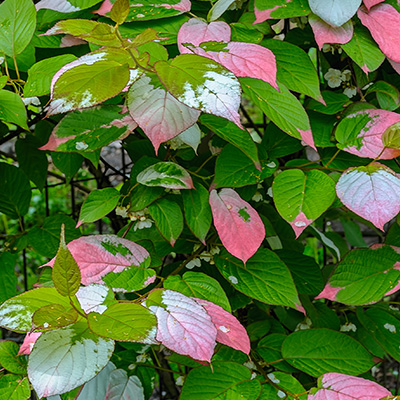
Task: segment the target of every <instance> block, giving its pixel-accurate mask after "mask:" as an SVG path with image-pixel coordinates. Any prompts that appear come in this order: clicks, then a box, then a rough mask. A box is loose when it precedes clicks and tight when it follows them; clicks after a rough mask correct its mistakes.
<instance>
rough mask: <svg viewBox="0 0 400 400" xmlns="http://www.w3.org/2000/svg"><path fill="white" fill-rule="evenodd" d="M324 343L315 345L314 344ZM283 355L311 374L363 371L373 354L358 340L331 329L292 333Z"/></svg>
mask: <svg viewBox="0 0 400 400" xmlns="http://www.w3.org/2000/svg"><path fill="white" fill-rule="evenodd" d="M317 342H318V343H324V345H323V346H315V343H317ZM282 356H283V358H284V359H285V360H286V361H287V362H289V363H290V364H291V365H293V366H294V367H296V368H298V369H300V370H301V371H303V372H305V373H307V374H309V375H311V376H315V377H317V376H319V375H321V374H324V373H327V372H341V373H344V374H354V375H358V374H362V373H363V372H365V371H368V370H369V369H370V368H371V367H372V365H373V361H372V355H371V354H370V353H369V352H368V351H367V350H366V349H365V347H363V346H362V345H361V344H360V343H359V342H358V341H356V340H355V339H353V338H351V337H350V336H347V335H345V334H344V333H341V332H337V331H333V330H331V329H325V328H320V329H306V330H303V331H297V332H294V333H292V334H290V335H289V336H288V337H287V338H286V340H285V341H284V342H283V345H282Z"/></svg>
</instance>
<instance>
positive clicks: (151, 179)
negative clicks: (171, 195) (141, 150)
mask: <svg viewBox="0 0 400 400" xmlns="http://www.w3.org/2000/svg"><path fill="white" fill-rule="evenodd" d="M136 180H137V181H138V182H139V183H141V184H142V185H146V186H161V187H164V188H168V189H193V181H192V178H191V177H190V175H189V173H188V172H187V171H186V170H185V169H184V168H182V167H181V166H180V165H179V164H176V163H173V162H167V161H165V162H159V163H157V164H154V165H151V166H150V167H148V168H146V169H144V170H143V171H141V172H140V173H139V174H138V175H137V177H136Z"/></svg>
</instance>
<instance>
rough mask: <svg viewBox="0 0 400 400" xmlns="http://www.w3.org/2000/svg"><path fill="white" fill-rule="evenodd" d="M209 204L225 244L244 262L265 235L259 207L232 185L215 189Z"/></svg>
mask: <svg viewBox="0 0 400 400" xmlns="http://www.w3.org/2000/svg"><path fill="white" fill-rule="evenodd" d="M210 206H211V211H212V214H213V219H214V225H215V228H216V229H217V232H218V235H219V237H220V239H221V241H222V244H223V245H224V246H225V248H226V249H227V250H228V251H229V253H231V254H232V255H234V256H235V257H237V258H239V259H240V260H242V261H243V262H244V263H246V261H247V260H248V259H249V258H250V257H251V256H252V255H253V254H254V253H255V252H256V251H257V249H258V248H259V247H260V245H261V243H262V241H263V240H264V238H265V228H264V224H263V222H262V221H261V218H260V216H259V215H258V214H257V211H256V210H255V209H254V208H253V207H252V206H251V205H250V204H249V203H247V202H246V201H244V200H243V199H242V198H241V197H240V196H239V195H238V194H237V193H236V192H235V191H234V190H233V189H222V190H221V191H220V192H219V193H217V191H216V190H212V191H211V193H210Z"/></svg>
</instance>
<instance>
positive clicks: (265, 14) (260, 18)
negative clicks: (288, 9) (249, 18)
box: [253, 4, 285, 24]
mask: <svg viewBox="0 0 400 400" xmlns="http://www.w3.org/2000/svg"><path fill="white" fill-rule="evenodd" d="M281 7H285V4H281V5H279V4H278V5H276V6H274V7H272V8H269V9H267V10H259V9H258V8H257V7H254V14H255V16H256V20H255V21H254V22H253V24H260V23H261V22H264V21H266V20H267V19H273V18H274V17H271V13H273V12H274V11H276V10H277V9H278V8H281Z"/></svg>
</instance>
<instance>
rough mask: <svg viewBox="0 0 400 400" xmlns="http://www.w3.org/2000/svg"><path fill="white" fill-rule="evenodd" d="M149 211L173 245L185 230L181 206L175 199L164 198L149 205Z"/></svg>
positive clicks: (161, 231) (159, 228)
mask: <svg viewBox="0 0 400 400" xmlns="http://www.w3.org/2000/svg"><path fill="white" fill-rule="evenodd" d="M149 213H150V215H151V218H153V219H154V222H155V223H156V226H157V229H158V230H159V231H160V233H161V235H163V236H164V238H165V239H166V240H167V241H168V242H170V243H171V246H173V245H174V244H175V242H176V240H177V239H178V237H179V235H180V234H181V232H182V230H183V215H182V211H181V208H180V207H179V206H178V204H176V203H175V202H174V201H171V200H168V199H165V198H162V199H159V200H157V201H155V202H154V203H153V204H151V205H150V206H149Z"/></svg>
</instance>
